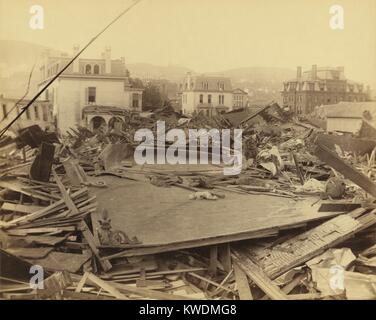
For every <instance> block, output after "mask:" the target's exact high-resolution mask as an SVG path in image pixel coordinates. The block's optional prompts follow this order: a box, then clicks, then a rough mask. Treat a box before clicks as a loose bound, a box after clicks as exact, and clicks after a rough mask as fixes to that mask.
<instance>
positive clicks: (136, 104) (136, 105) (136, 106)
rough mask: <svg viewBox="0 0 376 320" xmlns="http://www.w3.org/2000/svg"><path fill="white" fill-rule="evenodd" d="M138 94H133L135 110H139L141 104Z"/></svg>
mask: <svg viewBox="0 0 376 320" xmlns="http://www.w3.org/2000/svg"><path fill="white" fill-rule="evenodd" d="M138 101H139V100H138V93H133V94H132V107H133V108H135V109H138V107H139V102H138Z"/></svg>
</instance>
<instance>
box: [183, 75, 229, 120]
mask: <svg viewBox="0 0 376 320" xmlns="http://www.w3.org/2000/svg"><path fill="white" fill-rule="evenodd" d="M180 91H181V95H180V96H181V105H182V113H183V114H186V115H190V114H193V113H195V112H203V113H204V114H205V115H207V116H213V115H215V114H218V113H221V112H224V111H229V110H232V107H233V102H232V99H233V90H232V85H231V80H230V79H229V78H226V77H217V76H192V75H191V73H188V74H187V76H186V77H185V79H184V81H183V83H182V84H180Z"/></svg>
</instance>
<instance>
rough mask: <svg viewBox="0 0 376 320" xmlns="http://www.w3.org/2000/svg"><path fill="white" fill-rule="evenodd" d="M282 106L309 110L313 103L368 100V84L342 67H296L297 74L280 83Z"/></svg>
mask: <svg viewBox="0 0 376 320" xmlns="http://www.w3.org/2000/svg"><path fill="white" fill-rule="evenodd" d="M281 93H282V99H283V107H288V108H289V109H290V110H291V111H294V112H295V113H298V114H302V113H304V114H307V113H310V112H311V111H312V110H313V109H314V107H315V106H319V105H327V104H335V103H338V102H340V101H354V102H362V101H367V100H369V88H368V87H367V89H365V88H364V85H363V84H362V83H358V82H354V81H351V80H348V79H346V77H345V74H344V67H337V68H330V67H325V68H318V67H317V65H313V66H312V69H311V70H308V71H305V72H302V67H298V68H297V74H296V78H295V79H293V80H289V81H286V82H284V83H283V91H282V92H281Z"/></svg>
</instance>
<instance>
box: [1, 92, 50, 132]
mask: <svg viewBox="0 0 376 320" xmlns="http://www.w3.org/2000/svg"><path fill="white" fill-rule="evenodd" d="M29 102H30V100H25V99H23V100H22V101H19V98H11V97H8V96H5V95H4V94H0V129H3V128H5V127H6V126H7V125H9V124H10V122H11V121H12V120H13V119H14V118H15V117H17V115H18V114H19V113H20V112H21V111H22V108H23V107H25V106H26V104H27V103H29ZM52 123H53V119H52V106H51V103H50V102H49V101H46V100H40V99H39V100H36V101H35V102H34V103H33V104H32V105H31V106H30V107H29V108H27V109H26V110H25V112H24V113H23V114H22V115H21V117H20V118H18V119H17V121H16V122H14V124H13V125H12V126H11V128H10V130H11V131H13V132H14V133H15V134H17V131H18V130H20V129H22V128H25V127H29V126H31V125H35V124H37V125H39V126H40V127H41V128H42V129H46V127H50V126H51V125H52Z"/></svg>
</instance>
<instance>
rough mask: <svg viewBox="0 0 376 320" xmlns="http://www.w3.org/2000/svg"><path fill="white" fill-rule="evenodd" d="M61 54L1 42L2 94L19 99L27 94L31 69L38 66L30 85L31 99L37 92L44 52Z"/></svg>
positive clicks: (46, 48) (20, 44) (36, 45)
mask: <svg viewBox="0 0 376 320" xmlns="http://www.w3.org/2000/svg"><path fill="white" fill-rule="evenodd" d="M46 51H47V52H49V53H50V54H51V55H57V54H60V52H59V51H56V50H53V49H51V48H48V47H45V46H41V45H38V44H33V43H29V42H23V41H13V40H0V93H4V94H5V95H6V96H8V97H14V98H18V97H21V96H23V95H24V94H25V92H26V88H27V83H28V79H29V75H30V72H31V69H32V67H33V65H34V64H36V66H35V68H34V71H33V76H32V79H31V83H30V90H29V95H28V97H30V96H31V95H32V94H33V93H35V92H36V90H37V83H38V81H39V70H38V64H40V63H41V62H42V54H43V52H46Z"/></svg>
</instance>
